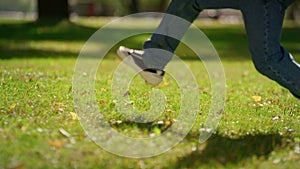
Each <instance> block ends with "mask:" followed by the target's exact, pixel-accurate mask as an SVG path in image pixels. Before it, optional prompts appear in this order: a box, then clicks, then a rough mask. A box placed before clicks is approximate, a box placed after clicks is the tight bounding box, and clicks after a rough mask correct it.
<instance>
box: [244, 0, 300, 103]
mask: <svg viewBox="0 0 300 169" xmlns="http://www.w3.org/2000/svg"><path fill="white" fill-rule="evenodd" d="M291 2H292V0H251V1H249V0H241V10H242V13H243V17H244V21H245V27H246V32H247V37H248V42H249V50H250V53H251V56H252V59H253V62H254V65H255V67H256V69H257V70H258V71H259V72H260V73H262V74H263V75H265V76H267V77H269V78H270V79H272V80H275V81H276V82H278V83H279V84H280V85H282V86H284V87H285V88H287V89H289V90H290V91H291V92H292V93H293V94H294V95H295V96H296V97H298V98H299V97H300V65H299V64H297V63H296V62H295V61H294V60H293V58H292V56H291V54H290V53H289V52H288V51H287V50H286V49H285V48H283V47H282V46H281V45H280V40H281V31H282V24H283V18H284V13H285V9H286V7H287V6H288V5H289V4H290V3H291Z"/></svg>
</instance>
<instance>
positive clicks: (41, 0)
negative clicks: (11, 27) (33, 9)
mask: <svg viewBox="0 0 300 169" xmlns="http://www.w3.org/2000/svg"><path fill="white" fill-rule="evenodd" d="M37 11H38V20H39V21H48V20H55V21H59V20H64V19H69V15H70V12H69V3H68V0H37Z"/></svg>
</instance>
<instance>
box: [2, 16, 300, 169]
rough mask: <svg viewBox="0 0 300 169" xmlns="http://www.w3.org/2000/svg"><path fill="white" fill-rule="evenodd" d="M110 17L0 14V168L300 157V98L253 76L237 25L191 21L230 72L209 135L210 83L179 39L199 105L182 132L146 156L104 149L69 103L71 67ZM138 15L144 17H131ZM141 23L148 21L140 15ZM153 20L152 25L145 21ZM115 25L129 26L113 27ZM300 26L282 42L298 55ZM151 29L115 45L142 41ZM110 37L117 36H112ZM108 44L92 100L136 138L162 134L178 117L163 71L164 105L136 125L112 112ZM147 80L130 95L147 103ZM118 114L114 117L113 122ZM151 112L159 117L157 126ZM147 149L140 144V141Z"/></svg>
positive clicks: (227, 167) (274, 166)
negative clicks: (204, 132)
mask: <svg viewBox="0 0 300 169" xmlns="http://www.w3.org/2000/svg"><path fill="white" fill-rule="evenodd" d="M109 21H110V19H109V18H100V19H99V18H94V19H78V20H76V21H73V22H71V23H70V22H59V23H56V24H47V23H44V24H38V23H33V22H29V21H11V20H3V21H0V32H1V34H0V90H1V92H0V100H1V102H0V168H1V169H2V168H12V169H25V168H112V169H123V168H157V169H159V168H166V169H167V168H180V169H181V168H199V169H200V168H201V169H202V168H204V169H213V168H216V169H223V168H224V169H234V168H240V169H242V168H243V169H256V168H261V169H297V168H299V166H300V130H299V129H300V128H299V124H300V102H299V100H297V99H295V98H294V97H293V96H292V95H291V94H290V93H289V92H288V91H287V90H286V89H284V88H282V87H280V86H279V85H278V84H276V83H275V82H273V81H270V80H269V79H267V78H266V77H264V76H262V75H260V74H259V73H258V72H257V71H256V70H255V68H254V66H253V64H252V62H251V58H250V55H249V52H248V49H247V40H246V35H245V31H244V29H243V26H242V25H240V24H236V25H226V24H225V25H224V24H220V23H218V22H215V21H214V22H205V23H203V22H196V25H197V26H198V27H200V28H201V30H202V31H203V32H204V33H205V34H206V35H207V36H208V38H209V39H210V40H211V41H212V43H213V45H214V46H215V47H216V49H217V51H218V53H219V55H220V58H221V60H222V63H223V66H224V70H225V73H226V80H227V88H226V90H227V97H226V109H225V111H224V112H223V115H222V118H221V121H220V124H219V126H218V128H217V130H216V132H215V133H214V134H213V136H212V137H211V138H210V139H209V140H208V141H207V142H205V143H203V144H199V143H198V136H199V134H200V132H199V129H201V128H202V126H203V124H204V122H205V120H206V117H207V114H208V110H209V106H210V96H211V95H210V91H211V88H210V82H209V78H208V75H207V73H206V71H205V68H204V66H203V65H202V63H201V62H200V61H199V59H198V58H197V57H195V56H193V53H192V52H190V51H188V50H186V47H185V46H184V45H182V46H180V47H179V49H178V51H177V52H178V53H179V56H181V58H182V59H183V60H184V61H185V63H186V64H187V65H188V66H189V67H190V69H191V70H192V72H193V73H194V76H195V77H196V80H197V82H198V85H199V94H200V105H199V106H200V110H199V112H198V116H197V119H196V123H195V124H194V127H193V128H192V130H191V131H190V133H189V134H188V135H187V136H186V138H185V139H184V140H183V141H182V142H180V143H179V144H178V145H177V146H175V147H174V148H173V149H171V150H170V151H168V152H166V153H164V154H161V155H158V156H155V157H152V158H143V159H130V158H124V157H119V156H116V155H113V154H110V153H108V152H106V151H104V150H103V149H101V148H100V147H99V146H97V145H96V144H95V143H94V142H92V141H91V140H90V139H89V137H88V136H87V135H86V133H85V132H84V130H83V129H82V127H81V125H80V123H79V118H80V117H78V116H77V114H76V111H75V109H74V105H73V97H72V76H73V72H74V66H75V63H76V59H77V56H78V54H79V52H80V50H81V48H82V46H83V45H84V43H85V41H86V40H87V39H88V38H89V37H90V36H91V35H92V34H93V33H94V32H95V31H96V30H97V29H98V28H100V27H101V26H102V25H104V24H105V23H107V22H109ZM134 22H135V23H138V22H141V23H143V22H146V21H143V20H141V19H136V21H134ZM141 25H144V26H142V27H141V28H140V29H146V28H147V27H148V26H149V25H150V26H151V24H149V22H146V23H144V24H141ZM152 26H153V25H152ZM118 29H120V31H124V30H125V31H126V29H128V28H127V27H126V25H125V26H124V27H122V26H120V27H119V28H118ZM299 32H300V26H299V25H296V24H293V23H289V22H286V23H285V26H284V29H283V37H282V42H283V45H284V46H285V47H286V48H287V49H289V50H290V52H291V53H293V55H294V57H295V59H296V60H297V61H298V62H300V33H299ZM147 38H148V35H140V36H134V37H131V38H129V39H126V40H124V41H121V42H120V43H119V44H126V45H127V46H131V47H138V48H140V47H141V43H142V42H143V41H144V40H146V39H147ZM116 46H117V45H116ZM116 46H115V47H114V48H113V49H112V50H111V52H110V53H108V55H107V57H106V59H104V61H103V62H102V64H101V71H99V72H98V73H97V78H96V99H97V101H98V103H99V108H100V109H101V111H102V112H103V114H104V115H105V118H106V119H107V121H109V122H111V125H112V127H114V128H115V129H116V130H118V131H119V132H121V133H124V134H126V135H131V136H134V137H141V136H150V135H151V136H155V135H160V134H161V132H162V131H163V129H164V128H166V127H168V125H169V124H170V122H169V121H175V119H176V116H177V114H178V111H179V108H180V105H179V103H180V94H179V90H178V88H177V85H176V83H175V81H174V80H173V79H172V78H171V77H170V76H168V75H167V77H166V79H165V80H164V81H163V83H162V84H161V85H160V86H158V89H160V90H162V91H164V92H165V95H166V96H167V102H166V103H167V105H166V109H165V111H164V112H163V114H162V115H161V116H160V117H159V118H158V119H157V120H155V121H154V122H153V123H148V124H145V125H139V124H135V123H131V122H129V121H126V117H123V116H121V115H120V114H118V111H117V108H116V105H115V104H116V103H115V100H113V99H111V93H110V85H111V78H112V75H113V73H114V72H113V71H114V69H115V68H116V66H117V65H118V64H119V63H120V61H119V60H118V59H117V58H116V56H115V54H114V52H113V51H114V50H115V49H116ZM151 89H152V88H151V86H148V85H145V84H144V82H143V81H142V80H141V78H140V77H136V78H135V79H134V81H133V84H132V87H131V88H130V99H131V101H132V103H133V105H134V106H135V107H136V108H137V109H139V110H142V111H143V110H144V111H145V110H147V109H148V108H149V106H150V105H149V101H148V96H149V92H150V91H151ZM116 121H117V122H118V123H115V122H116ZM158 121H163V122H164V123H163V124H161V125H157V122H158ZM145 151H147V150H145Z"/></svg>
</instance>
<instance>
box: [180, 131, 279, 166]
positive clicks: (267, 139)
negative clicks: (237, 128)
mask: <svg viewBox="0 0 300 169" xmlns="http://www.w3.org/2000/svg"><path fill="white" fill-rule="evenodd" d="M283 143H284V141H283V138H282V137H281V136H280V135H276V134H270V135H254V136H244V137H243V138H240V139H230V138H224V137H221V136H218V135H217V136H213V137H212V138H210V139H209V140H208V141H207V142H206V146H205V148H204V149H203V150H202V151H195V152H193V153H191V154H189V155H188V156H184V157H181V158H180V159H178V161H177V164H176V168H197V167H199V166H201V165H203V164H210V165H215V166H217V165H220V164H221V165H227V164H234V163H239V162H241V161H242V160H251V158H252V157H253V156H255V157H258V158H263V159H266V158H268V155H269V154H270V153H271V152H272V151H273V150H275V149H276V148H280V147H282V146H283Z"/></svg>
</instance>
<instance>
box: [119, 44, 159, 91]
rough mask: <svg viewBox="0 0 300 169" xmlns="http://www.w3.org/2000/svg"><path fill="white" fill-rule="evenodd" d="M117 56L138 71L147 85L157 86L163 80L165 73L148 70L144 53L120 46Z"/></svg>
mask: <svg viewBox="0 0 300 169" xmlns="http://www.w3.org/2000/svg"><path fill="white" fill-rule="evenodd" d="M117 54H118V56H119V58H120V59H122V61H123V62H125V63H126V64H127V65H129V66H130V67H132V68H133V69H135V70H136V71H138V72H139V74H140V75H141V76H142V78H143V79H145V81H146V82H147V83H149V84H151V85H153V86H157V85H159V83H160V82H161V81H162V80H163V77H164V74H165V71H163V70H158V69H149V68H146V66H145V64H144V62H143V54H144V51H142V50H134V49H129V48H126V47H124V46H120V47H119V49H118V50H117Z"/></svg>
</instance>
